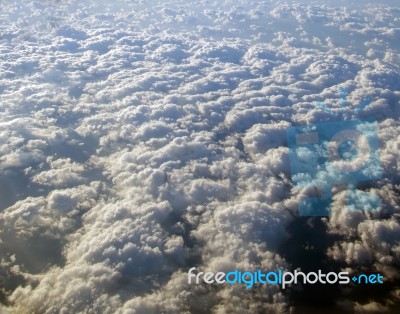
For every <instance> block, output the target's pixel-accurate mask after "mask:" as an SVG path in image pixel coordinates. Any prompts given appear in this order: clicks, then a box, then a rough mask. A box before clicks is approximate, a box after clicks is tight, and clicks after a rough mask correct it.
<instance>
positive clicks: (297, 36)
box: [0, 1, 400, 314]
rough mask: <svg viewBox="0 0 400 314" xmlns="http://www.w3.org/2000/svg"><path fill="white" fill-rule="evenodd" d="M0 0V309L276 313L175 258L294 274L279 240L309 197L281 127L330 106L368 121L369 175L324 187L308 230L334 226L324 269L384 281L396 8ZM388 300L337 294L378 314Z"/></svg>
mask: <svg viewBox="0 0 400 314" xmlns="http://www.w3.org/2000/svg"><path fill="white" fill-rule="evenodd" d="M2 6H3V7H4V8H5V9H4V10H3V11H2V13H1V16H2V18H1V19H0V25H1V27H0V40H1V43H2V47H1V48H0V49H1V55H2V58H1V59H0V69H1V70H0V91H1V93H2V103H1V109H0V184H1V186H2V187H3V186H4V188H2V189H1V191H0V196H1V202H0V208H2V209H4V210H3V211H2V212H1V213H0V225H1V227H2V228H1V233H0V235H1V242H0V252H1V255H2V260H1V264H0V275H1V278H2V280H1V284H0V285H1V288H2V289H3V290H4V293H1V294H0V296H1V297H2V298H3V299H7V306H5V308H6V309H4V311H6V310H7V311H9V312H15V313H31V312H38V313H39V312H40V313H56V312H57V313H69V312H71V311H72V312H83V313H98V312H102V313H124V314H127V313H160V312H165V313H178V312H179V313H195V312H210V313H221V314H222V313H244V312H247V313H258V312H268V313H284V312H289V311H290V304H291V299H290V295H286V294H283V293H281V292H280V291H279V289H278V287H276V286H263V287H257V288H254V289H253V291H252V292H251V293H249V292H248V291H247V290H246V289H245V288H244V287H242V286H218V287H214V286H206V285H189V284H188V283H187V277H186V271H187V270H188V269H189V268H191V267H193V266H196V267H197V268H198V269H199V270H203V271H206V270H210V271H218V270H221V271H229V270H232V269H234V268H241V269H245V270H255V269H258V268H260V267H262V268H264V269H277V268H282V269H291V268H292V264H291V263H293V262H295V261H293V260H289V259H286V258H285V257H286V256H290V254H289V253H288V252H286V251H285V250H284V249H283V248H284V247H285V243H287V241H288V240H290V237H291V236H293V235H291V232H290V226H291V224H293V223H296V221H297V219H298V216H297V205H298V203H299V201H300V200H301V199H302V198H303V197H304V195H303V193H306V192H307V191H298V190H297V189H295V188H293V184H292V182H290V180H289V178H290V176H291V171H290V163H289V157H288V156H289V149H288V147H287V145H288V143H287V139H286V130H287V128H288V127H289V126H291V125H298V124H304V123H321V122H327V121H335V120H337V119H338V118H344V119H355V118H367V117H370V116H373V117H375V119H377V120H378V121H377V122H378V133H379V142H380V160H381V163H382V168H383V178H382V179H381V180H378V181H376V182H366V183H363V185H362V184H360V191H354V190H353V191H348V190H346V189H345V188H344V187H341V186H333V187H331V188H332V190H333V191H334V192H335V196H334V199H333V208H332V216H331V218H330V219H326V220H323V221H324V223H325V225H326V229H327V232H326V234H322V235H321V234H315V237H325V236H332V237H334V238H335V241H333V242H332V243H331V244H330V245H329V246H328V247H326V248H325V253H326V256H325V258H326V259H327V261H328V262H332V261H335V262H337V263H341V265H344V266H343V267H355V268H358V269H360V270H364V269H368V270H370V271H380V272H382V273H383V274H385V276H386V277H387V278H388V280H389V281H390V282H393V283H395V282H396V280H398V278H399V273H398V270H397V269H398V265H399V258H400V257H399V252H400V249H399V243H398V240H397V239H398V236H399V232H400V226H399V224H398V221H397V217H398V215H399V210H400V209H399V205H398V204H399V197H398V194H399V193H398V192H399V187H398V185H397V182H398V176H399V175H398V173H399V169H400V165H399V160H400V158H399V151H400V150H399V144H398V143H399V136H400V128H399V124H398V122H397V120H398V119H397V117H398V116H399V114H400V112H399V109H398V104H399V99H400V98H399V97H400V94H399V92H398V89H399V79H398V76H399V71H400V70H399V67H398V64H397V60H398V55H399V52H398V47H397V46H396V42H395V40H396V38H397V37H398V29H399V25H398V24H399V21H400V17H399V13H398V10H396V9H394V8H393V7H392V6H390V5H382V4H380V5H377V4H371V5H369V6H363V5H360V7H359V10H353V9H352V8H351V7H346V8H345V7H337V6H335V4H334V3H333V4H330V5H328V4H324V5H317V4H313V5H310V4H305V3H292V2H288V3H282V2H280V1H278V2H276V3H269V2H263V1H260V2H259V1H255V2H251V3H247V2H243V1H240V3H237V2H234V1H225V2H223V3H222V2H212V1H197V2H196V3H194V2H189V3H186V2H183V1H178V2H174V3H161V2H157V1H156V2H154V3H153V2H152V3H151V4H149V3H146V2H140V3H135V4H128V3H125V2H124V1H105V2H104V5H102V6H98V5H97V4H96V3H94V2H92V1H81V2H79V3H78V2H76V1H64V2H62V3H61V2H57V3H53V2H47V1H28V2H24V3H22V2H21V1H16V2H13V3H10V2H2ZM366 21H370V22H368V23H367V22H366ZM349 43H352V44H351V45H353V46H349ZM388 47H389V48H388ZM343 88H346V90H347V91H348V95H347V98H346V99H343V97H341V92H340V91H341V89H343ZM366 97H370V98H371V102H370V103H368V104H367V105H365V106H361V107H360V104H361V105H362V104H363V103H362V101H363V99H365V98H366ZM341 98H342V99H341ZM323 101H324V102H325V104H326V106H325V107H323V106H322V107H321V106H318V105H316V103H318V102H323ZM343 106H344V107H345V110H343ZM330 176H331V177H332V174H331V173H326V175H325V179H326V178H328V179H329V178H331V177H330ZM325 181H327V180H325ZM330 182H331V181H329V182H327V184H329V183H330ZM361 190H362V191H361ZM368 195H374V196H377V197H379V199H380V200H381V207H380V210H375V211H372V210H371V207H373V205H374V203H373V202H374V200H375V199H374V198H371V197H369V196H368ZM349 200H350V201H349ZM355 201H357V204H358V207H357V206H353V207H351V206H349V205H352V204H353V203H355ZM350 207H351V208H350ZM312 224H313V222H312V221H311V222H310V223H309V225H312ZM3 283H4V284H3ZM397 293H398V292H397ZM3 294H4V297H3ZM5 296H7V297H5ZM395 296H396V291H395V290H393V291H391V292H390V293H388V295H384V296H383V297H382V300H383V301H382V300H372V301H371V302H370V303H368V304H364V303H362V302H361V301H360V300H359V299H357V297H354V299H348V300H345V301H343V302H342V303H340V302H339V305H340V304H341V305H340V306H341V307H342V308H346V309H349V310H350V311H356V312H360V313H363V312H364V313H368V312H374V311H375V312H376V311H384V310H385V309H387V307H386V305H390V304H391V302H392V303H393V302H394V301H395V300H396V297H395ZM385 302H386V303H385ZM1 310H2V311H3V309H1Z"/></svg>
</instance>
